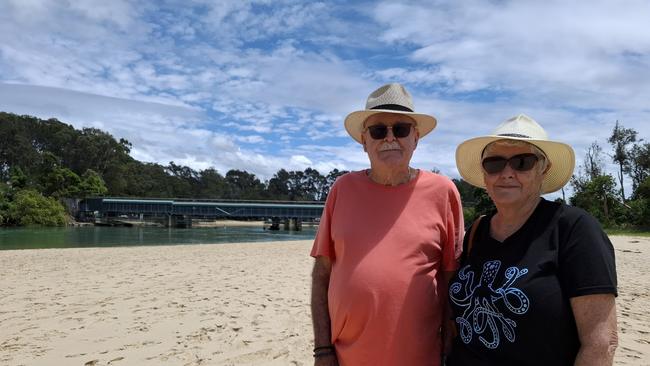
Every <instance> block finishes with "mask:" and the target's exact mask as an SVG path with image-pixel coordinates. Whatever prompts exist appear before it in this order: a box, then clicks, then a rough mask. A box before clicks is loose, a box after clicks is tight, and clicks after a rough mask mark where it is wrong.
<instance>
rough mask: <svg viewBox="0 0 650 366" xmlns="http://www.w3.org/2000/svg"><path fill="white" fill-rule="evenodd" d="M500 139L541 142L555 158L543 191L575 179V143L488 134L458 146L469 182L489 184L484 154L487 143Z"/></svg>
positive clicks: (461, 170) (459, 160) (459, 161)
mask: <svg viewBox="0 0 650 366" xmlns="http://www.w3.org/2000/svg"><path fill="white" fill-rule="evenodd" d="M498 140H515V141H523V142H527V143H529V144H532V145H535V146H537V147H538V148H539V149H540V150H542V151H543V152H544V153H545V154H546V156H547V158H548V159H549V161H550V162H551V167H550V168H549V170H548V171H547V172H546V176H545V177H544V181H543V182H542V192H541V193H542V194H546V193H551V192H555V191H557V190H559V189H561V188H562V187H564V185H565V184H566V183H567V182H568V181H569V179H571V176H572V175H573V169H574V167H575V153H574V152H573V148H571V146H569V145H567V144H565V143H562V142H556V141H549V140H537V139H531V138H523V137H522V138H519V137H511V136H497V135H488V136H482V137H475V138H472V139H469V140H467V141H464V142H463V143H461V144H460V145H458V147H457V148H456V167H457V168H458V172H459V173H460V175H461V177H463V179H464V180H465V181H466V182H467V183H469V184H471V185H473V186H476V187H479V188H485V181H484V179H483V168H482V167H481V154H482V153H483V150H484V149H485V147H486V146H487V145H489V144H490V143H492V142H494V141H498Z"/></svg>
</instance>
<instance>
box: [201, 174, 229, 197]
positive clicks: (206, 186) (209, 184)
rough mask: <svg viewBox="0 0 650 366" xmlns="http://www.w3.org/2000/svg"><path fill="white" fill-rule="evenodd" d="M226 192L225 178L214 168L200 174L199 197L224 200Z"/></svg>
mask: <svg viewBox="0 0 650 366" xmlns="http://www.w3.org/2000/svg"><path fill="white" fill-rule="evenodd" d="M225 192H226V182H225V180H224V177H223V176H222V175H221V174H219V172H217V171H216V170H215V169H214V168H209V169H205V170H202V171H201V172H200V173H199V189H198V195H199V197H205V198H222V197H223V196H224V194H225Z"/></svg>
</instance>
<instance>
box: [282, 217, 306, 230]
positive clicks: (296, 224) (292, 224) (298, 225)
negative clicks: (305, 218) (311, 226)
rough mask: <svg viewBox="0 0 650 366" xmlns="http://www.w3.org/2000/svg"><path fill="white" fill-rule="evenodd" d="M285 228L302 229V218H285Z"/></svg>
mask: <svg viewBox="0 0 650 366" xmlns="http://www.w3.org/2000/svg"><path fill="white" fill-rule="evenodd" d="M284 230H287V231H300V230H302V220H300V219H299V218H296V217H294V218H291V219H284Z"/></svg>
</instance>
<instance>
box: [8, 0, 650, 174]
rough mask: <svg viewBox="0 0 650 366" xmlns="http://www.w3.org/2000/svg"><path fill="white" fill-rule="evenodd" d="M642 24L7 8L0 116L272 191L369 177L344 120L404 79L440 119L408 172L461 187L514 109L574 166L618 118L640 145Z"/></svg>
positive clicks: (413, 12)
mask: <svg viewBox="0 0 650 366" xmlns="http://www.w3.org/2000/svg"><path fill="white" fill-rule="evenodd" d="M648 19H650V1H640V0H627V1H625V2H618V1H601V0H590V1H564V0H563V1H556V0H548V1H527V0H520V1H500V0H493V1H486V0H480V1H479V0H468V1H408V2H399V1H385V2H382V1H373V2H362V1H359V2H355V1H328V2H316V1H293V0H275V1H267V0H260V1H246V0H233V1H231V0H219V1H207V0H182V1H181V0H160V1H135V0H134V1H129V0H112V1H105V0H74V1H72V0H66V1H63V0H61V1H56V0H51V1H47V0H0V110H2V111H6V112H12V113H17V114H27V115H32V116H37V117H40V118H44V119H47V118H57V119H59V120H60V121H63V122H66V123H69V124H71V125H73V126H74V127H76V128H82V127H96V128H100V129H102V130H105V131H107V132H109V133H111V134H112V135H113V136H114V137H115V138H116V139H119V138H125V139H127V140H128V141H130V142H131V143H132V145H133V148H132V151H131V155H132V156H133V157H134V158H136V159H138V160H140V161H146V162H157V163H160V164H163V165H166V164H167V163H169V162H170V161H174V162H175V163H177V164H183V165H188V166H190V167H192V168H194V169H197V170H202V169H206V168H209V167H214V168H216V169H217V170H218V171H219V172H221V173H222V174H225V173H226V172H227V171H228V170H229V169H243V170H246V171H249V172H251V173H254V174H256V175H258V176H259V177H260V178H262V179H268V178H271V177H272V176H273V174H274V173H275V172H277V171H278V170H279V169H281V168H284V169H287V170H304V169H305V168H307V167H312V168H315V169H317V170H318V171H319V172H321V174H326V173H327V172H329V171H330V170H332V169H334V168H337V169H339V170H343V169H345V170H357V169H363V168H366V167H368V165H369V163H368V158H367V156H366V155H365V153H364V152H363V149H362V147H361V145H359V144H358V143H356V142H355V141H353V140H352V139H351V138H350V137H349V136H348V135H347V134H346V132H345V129H344V127H343V120H344V118H345V116H346V115H347V114H348V113H350V112H352V111H355V110H360V109H363V108H364V106H365V102H366V98H367V97H368V94H370V92H372V91H373V90H374V89H376V88H378V87H379V86H381V85H383V84H386V83H392V82H399V83H402V84H404V85H405V87H406V88H407V89H408V90H409V91H410V92H411V94H412V95H413V99H414V104H415V110H416V111H417V112H421V113H427V114H431V115H433V116H435V117H436V118H437V119H438V126H437V127H436V129H435V130H434V131H433V132H432V133H431V134H429V135H427V136H426V137H424V138H423V139H422V140H421V141H420V142H419V144H418V147H417V150H416V152H415V155H414V157H413V160H412V165H413V166H415V167H417V168H422V169H429V170H430V169H438V170H440V172H441V173H443V174H445V175H448V176H450V177H453V178H457V177H459V174H458V171H457V170H456V166H455V158H454V155H455V149H456V146H457V145H458V144H459V143H461V142H462V141H464V140H466V139H469V138H472V137H476V136H480V135H486V134H489V133H490V132H491V131H492V130H493V129H494V128H495V127H496V126H497V125H498V124H499V123H501V122H502V121H504V120H506V119H508V118H510V117H512V116H515V115H517V114H519V113H525V114H527V115H529V116H531V117H532V118H534V119H535V120H537V121H538V122H539V123H540V124H541V125H542V126H543V127H544V128H545V129H546V131H547V132H548V134H549V137H550V138H551V139H554V140H559V141H562V142H565V143H568V144H570V145H571V146H573V148H574V149H575V152H576V157H577V164H576V165H578V164H580V163H581V161H582V158H583V156H584V154H585V151H586V148H587V147H588V146H589V145H590V144H591V143H592V142H594V141H596V142H598V143H599V144H600V145H601V147H603V150H604V152H606V153H609V152H610V151H611V147H610V146H609V145H608V144H607V141H606V140H607V137H608V136H609V135H610V134H611V131H612V128H613V126H614V123H615V122H616V121H617V120H618V121H619V122H620V123H621V124H622V125H623V126H624V127H626V128H633V129H635V130H636V131H637V132H638V133H639V137H644V138H646V139H647V138H650V123H648V121H650V118H649V117H650V105H649V101H650V22H649V21H648ZM606 159H607V160H608V161H609V158H608V157H606ZM609 168H610V170H611V172H612V173H613V172H614V166H612V165H611V164H610V165H609Z"/></svg>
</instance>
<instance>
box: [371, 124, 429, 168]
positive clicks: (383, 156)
mask: <svg viewBox="0 0 650 366" xmlns="http://www.w3.org/2000/svg"><path fill="white" fill-rule="evenodd" d="M405 124H407V125H410V132H409V134H408V135H406V136H404V137H396V136H395V134H396V133H397V134H398V135H399V132H403V131H404V129H405V128H404V127H405ZM382 125H383V126H386V127H387V128H386V136H384V137H383V138H378V139H377V138H373V136H372V135H371V131H370V130H371V129H373V127H372V126H376V127H375V129H378V130H379V131H381V130H382V129H383V128H381V126H382ZM399 129H401V130H402V131H398V130H399ZM396 131H397V132H396ZM375 137H377V134H375ZM419 137H420V134H419V132H418V131H417V129H416V125H415V120H413V119H412V118H411V117H409V116H407V115H404V114H399V113H377V114H373V115H372V116H370V117H368V119H366V121H365V122H364V131H363V133H362V134H361V141H362V143H363V149H364V151H366V152H367V153H368V158H369V159H370V163H371V166H380V165H381V166H384V167H386V168H405V167H408V165H409V162H410V161H411V156H413V151H415V147H416V146H417V143H418V138H419Z"/></svg>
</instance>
